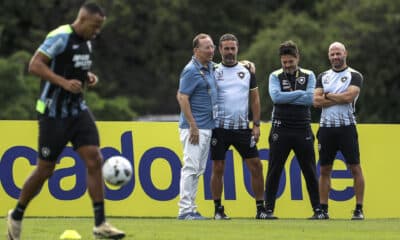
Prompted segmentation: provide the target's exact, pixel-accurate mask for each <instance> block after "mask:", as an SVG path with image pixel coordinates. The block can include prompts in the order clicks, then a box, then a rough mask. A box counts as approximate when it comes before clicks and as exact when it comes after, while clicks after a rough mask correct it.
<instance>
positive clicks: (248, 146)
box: [210, 128, 258, 160]
mask: <svg viewBox="0 0 400 240" xmlns="http://www.w3.org/2000/svg"><path fill="white" fill-rule="evenodd" d="M231 145H233V146H234V147H235V148H236V150H237V151H238V152H239V154H240V156H241V157H242V158H244V159H247V158H255V157H258V150H257V145H256V144H255V143H254V142H253V144H252V134H251V129H237V130H233V129H223V128H216V129H214V130H213V132H212V138H211V148H210V151H211V159H212V160H225V153H226V151H228V149H229V147H230V146H231Z"/></svg>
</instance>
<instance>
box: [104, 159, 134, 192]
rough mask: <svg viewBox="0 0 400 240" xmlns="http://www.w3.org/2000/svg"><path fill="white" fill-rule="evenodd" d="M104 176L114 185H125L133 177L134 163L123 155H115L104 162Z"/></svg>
mask: <svg viewBox="0 0 400 240" xmlns="http://www.w3.org/2000/svg"><path fill="white" fill-rule="evenodd" d="M103 178H104V180H106V182H107V183H109V184H111V185H114V186H124V185H125V184H127V183H128V182H129V181H130V180H131V178H132V165H131V163H130V162H129V161H128V159H126V158H124V157H122V156H113V157H110V158H109V159H107V160H106V161H105V162H104V164H103Z"/></svg>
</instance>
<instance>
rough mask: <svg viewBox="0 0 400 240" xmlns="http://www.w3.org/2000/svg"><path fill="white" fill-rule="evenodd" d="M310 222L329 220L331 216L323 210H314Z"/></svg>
mask: <svg viewBox="0 0 400 240" xmlns="http://www.w3.org/2000/svg"><path fill="white" fill-rule="evenodd" d="M308 219H309V220H326V219H329V215H328V213H327V212H325V211H324V210H322V209H319V208H316V209H314V215H312V216H311V217H309V218H308Z"/></svg>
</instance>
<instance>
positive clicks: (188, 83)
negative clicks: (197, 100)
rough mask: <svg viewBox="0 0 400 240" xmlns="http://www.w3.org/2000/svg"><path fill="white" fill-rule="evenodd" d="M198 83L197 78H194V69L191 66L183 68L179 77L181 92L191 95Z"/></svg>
mask: <svg viewBox="0 0 400 240" xmlns="http://www.w3.org/2000/svg"><path fill="white" fill-rule="evenodd" d="M196 85H197V84H196V80H195V79H194V78H193V71H192V70H191V69H190V68H185V69H183V71H182V73H181V77H180V79H179V92H180V93H183V94H186V95H189V96H190V95H192V93H193V91H194V89H195V88H196Z"/></svg>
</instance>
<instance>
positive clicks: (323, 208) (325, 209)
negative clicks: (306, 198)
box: [321, 204, 328, 212]
mask: <svg viewBox="0 0 400 240" xmlns="http://www.w3.org/2000/svg"><path fill="white" fill-rule="evenodd" d="M321 209H322V210H324V212H328V204H321Z"/></svg>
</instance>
